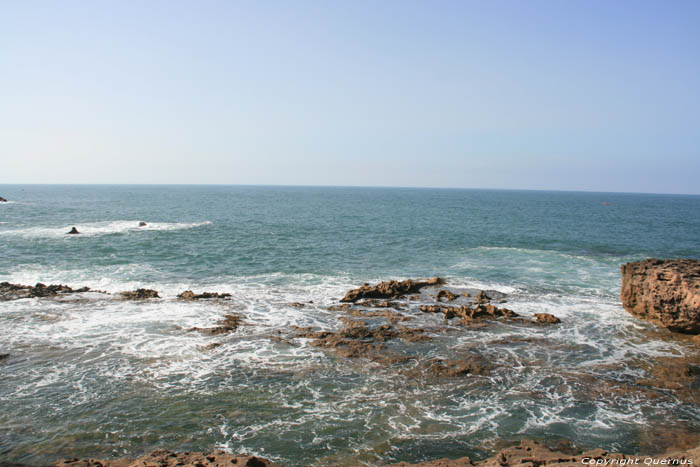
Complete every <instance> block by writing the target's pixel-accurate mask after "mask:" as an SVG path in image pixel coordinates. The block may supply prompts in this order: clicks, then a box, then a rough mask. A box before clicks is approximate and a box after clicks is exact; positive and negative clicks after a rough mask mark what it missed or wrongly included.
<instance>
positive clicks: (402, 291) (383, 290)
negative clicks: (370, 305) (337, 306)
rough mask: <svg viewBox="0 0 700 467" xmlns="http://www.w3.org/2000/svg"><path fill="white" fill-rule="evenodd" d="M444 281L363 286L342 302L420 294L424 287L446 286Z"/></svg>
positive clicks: (395, 282)
mask: <svg viewBox="0 0 700 467" xmlns="http://www.w3.org/2000/svg"><path fill="white" fill-rule="evenodd" d="M444 282H445V281H444V280H443V279H441V278H439V277H434V278H432V279H427V280H422V281H421V280H413V279H407V280H405V281H400V282H399V281H385V282H381V283H379V284H377V285H369V284H363V285H362V286H361V287H360V288H358V289H353V290H350V291H349V292H348V293H347V294H345V297H343V299H342V300H341V302H356V301H358V300H359V299H361V298H399V297H402V296H404V295H409V294H414V293H418V292H420V289H422V288H423V287H428V286H431V285H440V284H444Z"/></svg>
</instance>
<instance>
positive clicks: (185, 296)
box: [177, 290, 231, 300]
mask: <svg viewBox="0 0 700 467" xmlns="http://www.w3.org/2000/svg"><path fill="white" fill-rule="evenodd" d="M230 296H231V294H230V293H218V292H202V293H200V294H196V293H194V292H192V291H191V290H185V291H184V292H182V293H181V294H179V295H178V296H177V298H179V299H180V300H200V299H210V298H229V297H230Z"/></svg>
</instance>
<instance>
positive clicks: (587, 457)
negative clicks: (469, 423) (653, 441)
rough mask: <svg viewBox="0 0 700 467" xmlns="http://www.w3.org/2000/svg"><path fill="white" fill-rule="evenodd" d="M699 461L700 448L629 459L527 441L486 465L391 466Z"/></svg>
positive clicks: (403, 466)
mask: <svg viewBox="0 0 700 467" xmlns="http://www.w3.org/2000/svg"><path fill="white" fill-rule="evenodd" d="M606 461H607V462H606ZM645 461H646V462H645ZM699 461H700V448H695V449H691V450H688V451H684V452H678V453H673V454H666V455H661V456H643V455H641V456H630V455H626V454H614V453H610V452H607V451H604V450H603V449H595V450H592V451H586V452H584V453H581V454H570V453H565V452H560V451H554V450H552V449H549V448H548V447H546V446H544V445H542V444H540V443H538V442H536V441H532V440H524V441H522V442H521V443H520V445H519V446H513V447H510V448H506V449H503V450H501V451H500V452H498V454H496V455H495V456H493V457H489V458H488V459H485V460H483V461H472V460H471V459H470V458H469V457H462V458H460V459H455V460H452V459H437V460H433V461H426V462H420V463H418V464H411V463H408V462H401V463H399V464H392V465H393V466H394V467H419V466H420V467H467V466H479V467H500V466H506V465H519V466H530V467H534V466H540V465H547V466H551V465H556V466H565V465H566V466H578V467H581V466H587V465H698V462H699Z"/></svg>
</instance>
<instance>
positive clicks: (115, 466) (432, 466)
mask: <svg viewBox="0 0 700 467" xmlns="http://www.w3.org/2000/svg"><path fill="white" fill-rule="evenodd" d="M558 444H562V443H558ZM559 449H560V450H555V449H551V448H549V447H547V446H545V445H544V444H541V443H539V442H537V441H533V440H523V441H521V442H520V444H519V445H517V446H512V447H509V448H505V449H501V450H500V451H498V452H497V453H496V454H495V455H494V456H491V457H489V458H487V459H484V460H481V461H477V460H472V459H471V458H469V457H461V458H459V459H447V458H443V459H437V460H432V461H425V462H419V463H417V464H413V463H410V462H400V463H398V464H391V465H392V466H393V467H475V466H478V467H502V466H510V465H518V466H543V465H547V466H576V465H578V466H582V465H686V466H690V465H698V463H699V462H700V448H695V449H690V450H687V451H683V452H676V453H672V454H664V455H657V456H643V455H628V454H615V453H611V452H608V451H605V450H603V449H593V450H589V451H585V452H580V451H578V450H576V449H574V448H571V447H567V446H562V447H560V448H559ZM359 464H363V463H362V462H358V465H359ZM54 465H55V466H56V467H144V466H158V467H176V466H177V467H221V466H230V465H235V466H242V467H273V466H274V467H278V466H279V464H276V463H274V462H272V461H270V460H267V459H265V458H262V457H257V456H247V455H243V454H228V453H226V452H225V451H214V452H212V453H209V454H205V453H202V452H184V453H175V452H172V451H166V450H157V451H154V452H152V453H151V454H148V455H145V456H143V457H139V458H138V459H111V460H98V459H82V460H81V459H63V460H60V461H58V462H57V463H55V464H54Z"/></svg>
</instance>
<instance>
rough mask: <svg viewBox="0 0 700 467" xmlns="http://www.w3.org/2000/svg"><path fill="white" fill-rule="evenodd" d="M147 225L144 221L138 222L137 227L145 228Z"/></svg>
mask: <svg viewBox="0 0 700 467" xmlns="http://www.w3.org/2000/svg"><path fill="white" fill-rule="evenodd" d="M147 225H148V224H146V223H145V222H144V221H141V222H139V227H146V226H147Z"/></svg>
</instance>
